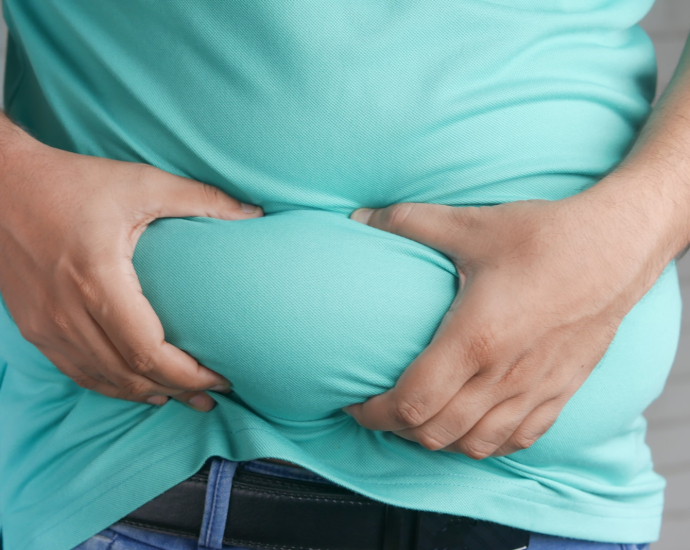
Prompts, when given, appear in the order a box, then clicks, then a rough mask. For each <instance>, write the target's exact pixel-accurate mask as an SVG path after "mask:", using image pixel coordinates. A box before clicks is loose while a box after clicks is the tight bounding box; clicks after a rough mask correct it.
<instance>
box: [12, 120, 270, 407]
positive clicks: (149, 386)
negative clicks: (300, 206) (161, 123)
mask: <svg viewBox="0 0 690 550" xmlns="http://www.w3.org/2000/svg"><path fill="white" fill-rule="evenodd" d="M0 197H2V199H1V200H0V293H2V296H3V297H4V299H5V302H6V304H7V307H8V308H9V311H10V313H11V315H12V317H13V319H14V321H15V322H16V324H17V326H18V327H19V330H20V332H21V334H22V336H23V337H24V338H25V339H26V340H28V341H29V342H31V343H32V344H33V345H35V346H36V347H37V348H38V349H39V350H40V351H41V352H42V353H43V354H44V355H45V356H46V357H47V358H48V359H49V360H50V361H51V362H52V363H53V364H54V365H55V366H56V367H57V368H58V369H59V370H60V371H61V372H62V373H64V374H65V375H66V376H68V377H70V378H71V379H72V380H74V381H75V382H76V383H77V384H78V385H79V386H81V387H82V388H87V389H89V390H93V391H96V392H98V393H101V394H103V395H106V396H109V397H114V398H118V399H125V400H129V401H137V402H149V403H152V402H153V403H154V404H163V403H165V402H167V397H165V396H171V397H173V398H174V399H177V400H179V401H182V402H184V403H186V404H188V405H190V406H191V407H193V408H195V409H197V410H202V411H208V410H211V409H212V408H213V406H214V405H215V402H214V400H213V399H212V398H211V397H210V396H209V395H207V394H206V393H205V390H210V389H214V390H216V389H217V388H215V386H217V385H219V384H220V385H225V386H229V385H230V384H229V382H228V381H227V380H226V379H225V378H224V377H222V376H221V375H219V374H218V373H216V372H214V371H212V370H210V369H207V368H206V367H204V366H202V365H199V364H198V363H197V362H196V361H195V360H194V359H193V358H192V357H190V356H189V355H188V354H186V353H185V352H183V351H182V350H180V349H178V348H176V347H174V346H172V345H171V344H169V343H167V342H166V341H165V337H164V333H163V326H162V325H161V323H160V320H159V319H158V316H157V315H156V313H155V312H154V311H153V308H152V307H151V305H150V304H149V302H148V300H147V299H146V298H145V297H144V295H143V293H142V290H141V286H140V285H139V280H138V278H137V275H136V272H135V270H134V267H133V265H132V256H133V254H134V248H135V246H136V243H137V240H138V239H139V237H140V236H141V234H142V233H143V232H144V230H145V229H146V227H147V225H148V224H149V223H151V222H152V221H153V220H155V219H156V218H165V217H188V216H203V217H209V218H219V219H223V220H240V219H247V218H256V217H260V216H263V212H262V210H261V209H260V208H258V207H254V208H255V210H253V211H252V210H251V209H252V207H251V206H249V205H243V204H242V203H240V202H238V201H237V200H235V199H233V198H230V197H229V196H227V195H226V194H224V193H223V192H222V191H220V190H218V189H217V188H215V187H212V186H210V185H206V184H203V183H199V182H196V181H193V180H190V179H187V178H183V177H179V176H175V175H172V174H169V173H167V172H163V171H161V170H158V169H156V168H153V167H152V166H149V165H146V164H139V163H131V162H121V161H115V160H109V159H103V158H98V157H89V156H85V155H77V154H74V153H69V152H65V151H61V150H58V149H54V148H52V147H48V146H46V145H44V144H42V143H40V142H38V141H36V140H35V139H33V138H32V137H30V136H29V135H28V134H26V133H25V132H23V131H22V130H20V129H19V128H18V127H16V126H14V125H12V124H11V123H10V122H9V121H8V120H7V119H6V118H4V117H3V116H2V115H0ZM218 391H222V390H218ZM155 396H157V397H155ZM195 396H201V398H200V399H201V401H200V402H199V403H197V402H196V401H195V403H190V399H192V398H193V397H195ZM151 398H153V401H150V399H151Z"/></svg>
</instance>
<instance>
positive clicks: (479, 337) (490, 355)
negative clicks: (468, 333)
mask: <svg viewBox="0 0 690 550" xmlns="http://www.w3.org/2000/svg"><path fill="white" fill-rule="evenodd" d="M470 353H471V355H472V357H473V358H474V359H475V360H476V361H477V362H478V363H479V364H480V365H487V364H490V363H492V362H493V361H494V359H495V358H496V354H497V341H496V336H495V332H494V331H493V330H491V329H484V330H483V331H482V332H480V333H478V334H476V335H475V336H474V338H472V339H471V340H470Z"/></svg>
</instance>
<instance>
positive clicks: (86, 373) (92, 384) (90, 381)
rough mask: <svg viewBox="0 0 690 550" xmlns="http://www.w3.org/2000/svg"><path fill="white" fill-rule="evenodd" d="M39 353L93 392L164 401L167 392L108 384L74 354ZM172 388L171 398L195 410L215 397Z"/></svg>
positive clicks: (208, 406)
mask: <svg viewBox="0 0 690 550" xmlns="http://www.w3.org/2000/svg"><path fill="white" fill-rule="evenodd" d="M42 353H43V354H44V355H46V357H48V358H49V360H51V362H53V364H55V365H56V366H58V370H60V371H61V372H62V373H63V374H65V375H66V376H68V377H69V378H71V379H72V380H73V381H74V382H75V383H76V384H77V385H78V386H80V387H82V388H85V389H89V390H92V391H95V392H97V393H100V394H102V395H105V396H106V397H111V398H114V399H123V400H126V401H133V402H137V403H148V404H150V405H164V404H165V403H167V401H168V397H167V395H156V394H152V395H149V394H147V393H144V392H142V391H141V390H140V389H139V387H140V386H137V385H133V384H113V383H111V382H110V381H109V380H108V379H107V378H105V377H104V376H103V375H102V374H101V373H100V372H98V371H93V372H91V371H90V370H89V368H92V367H90V365H92V364H93V363H92V362H91V361H87V360H86V358H84V357H82V356H79V355H78V354H75V355H66V354H61V353H60V352H57V351H55V350H46V351H43V350H42ZM51 357H52V359H51ZM149 382H150V381H149ZM175 391H176V393H177V394H176V395H174V396H173V399H175V400H177V401H179V402H181V403H183V404H185V405H187V406H188V407H191V408H193V409H195V410H197V411H201V412H208V411H210V410H212V409H213V408H214V407H215V406H216V402H215V400H214V399H213V398H212V397H210V396H209V395H207V394H206V393H204V392H177V390H175Z"/></svg>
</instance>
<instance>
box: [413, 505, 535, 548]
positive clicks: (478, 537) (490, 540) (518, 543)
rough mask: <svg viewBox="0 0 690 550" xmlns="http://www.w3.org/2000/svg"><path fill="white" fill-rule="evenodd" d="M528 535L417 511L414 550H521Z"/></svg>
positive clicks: (511, 529) (486, 522) (471, 520)
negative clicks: (417, 518) (417, 520)
mask: <svg viewBox="0 0 690 550" xmlns="http://www.w3.org/2000/svg"><path fill="white" fill-rule="evenodd" d="M528 545H529V532H528V531H524V530H522V529H516V528H514V527H508V526H507V525H500V524H498V523H492V522H490V521H483V520H476V519H472V518H467V517H463V516H453V515H450V514H438V513H435V512H420V513H419V523H418V526H417V544H416V546H415V548H416V550H486V549H487V548H491V550H524V549H525V548H527V547H528Z"/></svg>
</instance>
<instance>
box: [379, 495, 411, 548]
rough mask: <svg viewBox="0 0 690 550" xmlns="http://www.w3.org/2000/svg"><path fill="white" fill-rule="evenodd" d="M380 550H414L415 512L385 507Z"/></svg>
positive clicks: (388, 505) (389, 506) (395, 507)
mask: <svg viewBox="0 0 690 550" xmlns="http://www.w3.org/2000/svg"><path fill="white" fill-rule="evenodd" d="M385 514H386V515H385V520H384V522H385V523H384V529H383V549H382V550H416V547H417V521H418V515H419V513H418V512H417V510H410V509H407V508H400V507H398V506H393V505H391V504H387V505H386V512H385Z"/></svg>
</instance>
